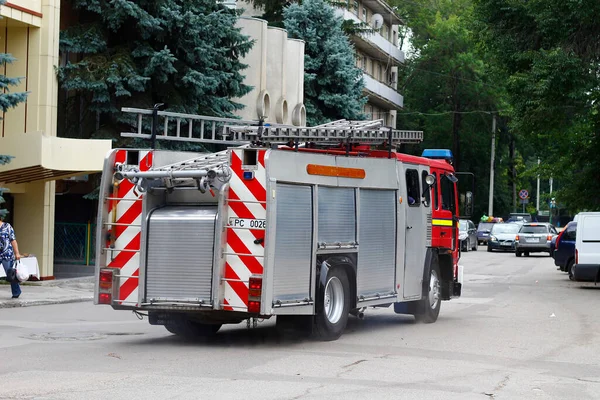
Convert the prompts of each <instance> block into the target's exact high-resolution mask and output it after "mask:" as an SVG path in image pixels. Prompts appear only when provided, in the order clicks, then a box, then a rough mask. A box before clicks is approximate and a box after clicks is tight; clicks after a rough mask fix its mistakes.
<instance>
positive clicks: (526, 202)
mask: <svg viewBox="0 0 600 400" xmlns="http://www.w3.org/2000/svg"><path fill="white" fill-rule="evenodd" d="M520 202H521V204H529V199H521V200H520Z"/></svg>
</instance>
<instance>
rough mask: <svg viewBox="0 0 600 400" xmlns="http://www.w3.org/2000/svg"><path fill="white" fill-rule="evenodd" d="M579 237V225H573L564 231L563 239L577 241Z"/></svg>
mask: <svg viewBox="0 0 600 400" xmlns="http://www.w3.org/2000/svg"><path fill="white" fill-rule="evenodd" d="M576 239H577V225H575V226H573V227H570V226H569V227H568V228H567V231H566V232H565V233H563V239H562V240H572V241H575V240H576Z"/></svg>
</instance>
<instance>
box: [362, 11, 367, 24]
mask: <svg viewBox="0 0 600 400" xmlns="http://www.w3.org/2000/svg"><path fill="white" fill-rule="evenodd" d="M362 20H363V22H367V9H366V8H364V7H363V9H362Z"/></svg>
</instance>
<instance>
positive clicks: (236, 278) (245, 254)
mask: <svg viewBox="0 0 600 400" xmlns="http://www.w3.org/2000/svg"><path fill="white" fill-rule="evenodd" d="M242 153H243V150H242V149H234V150H232V151H231V165H230V166H231V172H232V176H231V180H230V182H229V185H230V186H229V194H228V199H229V201H228V210H227V212H228V217H229V218H232V217H233V218H243V219H258V220H266V216H267V212H266V209H267V203H266V200H267V191H266V173H265V154H266V150H259V153H258V165H257V168H256V169H255V170H254V171H253V172H254V177H253V179H250V180H247V179H244V176H243V174H244V170H243V168H242ZM264 238H265V230H264V229H242V228H233V227H231V226H229V225H228V226H227V245H226V249H225V274H224V277H223V280H222V282H223V309H224V310H229V311H245V310H247V309H248V281H249V278H250V276H252V275H262V273H263V268H264V255H265V247H264V246H265V243H264ZM256 239H263V242H262V243H260V244H256V243H254V241H255V240H256Z"/></svg>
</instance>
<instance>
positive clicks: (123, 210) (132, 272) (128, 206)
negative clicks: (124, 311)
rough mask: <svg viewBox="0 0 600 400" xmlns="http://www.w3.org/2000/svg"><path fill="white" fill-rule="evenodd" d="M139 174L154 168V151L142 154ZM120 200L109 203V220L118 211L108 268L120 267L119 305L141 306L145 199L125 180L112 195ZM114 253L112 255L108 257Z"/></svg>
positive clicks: (121, 156) (122, 155) (120, 159)
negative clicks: (142, 227)
mask: <svg viewBox="0 0 600 400" xmlns="http://www.w3.org/2000/svg"><path fill="white" fill-rule="evenodd" d="M126 158H127V151H126V150H118V151H117V154H116V157H115V163H125V161H126ZM139 159H140V163H139V168H140V171H148V170H149V169H150V167H151V166H152V152H150V151H140V154H139ZM112 196H113V197H117V198H118V199H119V200H113V201H111V202H110V204H109V208H108V214H107V215H108V217H109V218H110V219H111V220H112V212H113V208H114V207H116V208H115V212H116V223H117V224H118V225H116V226H115V227H114V229H115V237H116V239H115V242H114V249H115V251H113V252H112V260H110V261H108V267H109V268H119V269H120V270H121V271H120V275H121V276H122V278H121V279H120V282H121V284H120V288H119V299H118V300H119V302H120V303H121V304H127V305H132V304H135V305H137V304H138V286H139V279H138V276H139V272H140V270H139V268H140V252H139V251H140V236H141V223H142V196H141V194H140V193H138V192H137V191H136V190H135V185H134V184H133V183H131V182H130V181H129V180H127V179H124V180H122V181H121V182H120V183H119V187H118V189H117V192H116V196H115V193H113V195H112ZM110 254H111V253H110V252H109V255H110Z"/></svg>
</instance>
